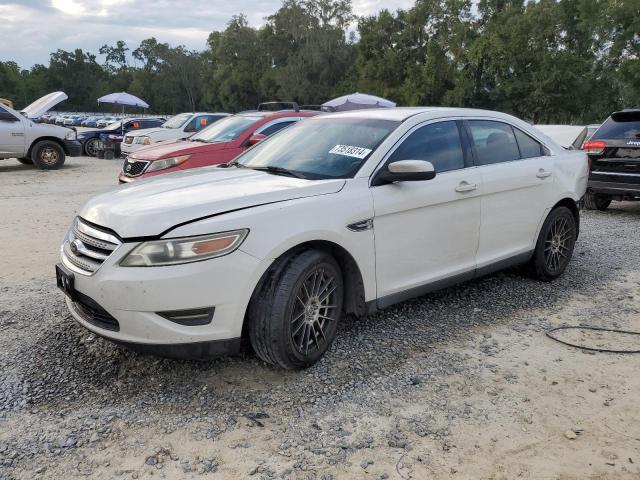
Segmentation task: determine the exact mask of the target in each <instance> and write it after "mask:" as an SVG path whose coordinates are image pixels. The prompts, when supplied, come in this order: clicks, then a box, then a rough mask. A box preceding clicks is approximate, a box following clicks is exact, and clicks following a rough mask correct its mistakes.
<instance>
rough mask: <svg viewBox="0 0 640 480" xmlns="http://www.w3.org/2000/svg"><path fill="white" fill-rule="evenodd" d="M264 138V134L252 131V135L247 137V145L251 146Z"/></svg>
mask: <svg viewBox="0 0 640 480" xmlns="http://www.w3.org/2000/svg"><path fill="white" fill-rule="evenodd" d="M265 138H267V136H266V135H263V134H261V133H254V134H253V135H251V137H249V143H248V145H249V146H250V147H251V146H253V145H255V144H256V143H260V142H261V141H262V140H264V139H265Z"/></svg>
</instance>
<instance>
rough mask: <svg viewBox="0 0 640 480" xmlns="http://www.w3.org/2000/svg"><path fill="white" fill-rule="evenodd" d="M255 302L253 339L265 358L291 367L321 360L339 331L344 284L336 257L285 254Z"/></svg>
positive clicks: (251, 327) (312, 253)
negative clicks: (288, 255) (287, 255)
mask: <svg viewBox="0 0 640 480" xmlns="http://www.w3.org/2000/svg"><path fill="white" fill-rule="evenodd" d="M258 288H259V290H258V291H256V292H255V293H254V296H253V298H252V300H251V303H250V305H249V318H248V322H249V325H248V327H249V329H248V331H249V339H250V341H251V345H252V346H253V349H254V350H255V352H256V354H257V355H258V356H259V357H260V358H261V359H262V360H264V361H265V362H268V363H271V364H273V365H278V366H281V367H283V368H287V369H294V368H304V367H307V366H310V365H312V364H314V363H315V362H317V361H318V360H319V359H320V358H321V357H322V355H324V353H325V352H326V351H327V349H328V348H329V346H330V345H331V343H332V342H333V339H334V338H335V336H336V331H337V328H338V322H339V321H340V318H341V316H342V303H343V298H344V284H343V280H342V271H341V270H340V267H339V266H338V264H337V263H336V261H335V259H334V258H333V257H332V256H331V255H329V254H327V253H325V252H322V251H318V250H305V251H302V252H299V253H297V254H294V255H292V256H290V257H287V258H284V259H281V260H280V261H279V262H277V263H276V265H275V267H274V268H273V269H272V270H271V271H270V272H268V273H267V276H266V277H265V279H264V280H263V281H262V282H261V284H260V285H259V287H258Z"/></svg>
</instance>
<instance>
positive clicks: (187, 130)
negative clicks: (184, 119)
mask: <svg viewBox="0 0 640 480" xmlns="http://www.w3.org/2000/svg"><path fill="white" fill-rule="evenodd" d="M183 132H185V133H193V132H197V130H196V127H194V126H193V125H188V126H186V127H184V130H183Z"/></svg>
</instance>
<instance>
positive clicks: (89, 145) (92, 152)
mask: <svg viewBox="0 0 640 480" xmlns="http://www.w3.org/2000/svg"><path fill="white" fill-rule="evenodd" d="M97 143H98V139H97V138H90V139H89V140H87V141H86V142H85V143H84V152H85V153H86V154H87V155H88V156H89V157H95V156H97V150H96V145H97Z"/></svg>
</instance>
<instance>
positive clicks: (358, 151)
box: [329, 145, 371, 159]
mask: <svg viewBox="0 0 640 480" xmlns="http://www.w3.org/2000/svg"><path fill="white" fill-rule="evenodd" d="M329 153H333V154H334V155H345V156H347V157H354V158H359V159H363V158H365V157H366V156H367V155H369V154H370V153H371V149H369V148H364V147H353V146H351V145H336V146H335V147H333V148H332V149H331V150H329Z"/></svg>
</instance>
